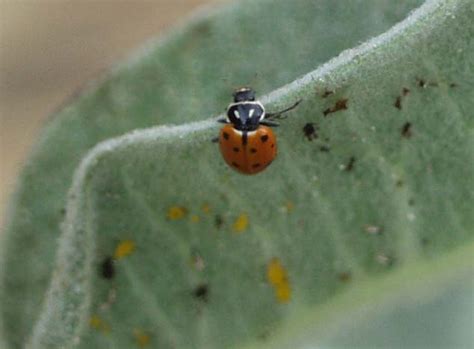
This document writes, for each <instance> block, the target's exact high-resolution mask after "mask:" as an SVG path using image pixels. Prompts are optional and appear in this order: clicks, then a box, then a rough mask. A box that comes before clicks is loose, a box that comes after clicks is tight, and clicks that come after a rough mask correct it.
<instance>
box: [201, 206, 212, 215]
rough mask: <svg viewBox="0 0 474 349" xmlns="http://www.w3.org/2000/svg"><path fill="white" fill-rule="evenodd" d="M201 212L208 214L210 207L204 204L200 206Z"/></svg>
mask: <svg viewBox="0 0 474 349" xmlns="http://www.w3.org/2000/svg"><path fill="white" fill-rule="evenodd" d="M201 210H202V212H204V213H205V214H209V213H210V212H211V206H209V204H204V205H202V207H201Z"/></svg>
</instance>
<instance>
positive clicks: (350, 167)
mask: <svg viewBox="0 0 474 349" xmlns="http://www.w3.org/2000/svg"><path fill="white" fill-rule="evenodd" d="M355 161H356V158H355V157H354V156H351V157H350V159H349V162H348V163H347V165H346V167H345V168H344V170H345V171H347V172H350V171H352V170H353V169H354V165H355Z"/></svg>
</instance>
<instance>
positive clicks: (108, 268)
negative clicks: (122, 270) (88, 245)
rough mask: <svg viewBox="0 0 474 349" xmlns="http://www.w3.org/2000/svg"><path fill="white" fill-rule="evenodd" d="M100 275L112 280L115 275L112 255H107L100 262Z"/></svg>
mask: <svg viewBox="0 0 474 349" xmlns="http://www.w3.org/2000/svg"><path fill="white" fill-rule="evenodd" d="M100 275H101V276H102V277H103V278H104V279H108V280H111V279H113V278H114V276H115V262H114V259H113V258H112V257H106V258H105V259H104V260H103V261H102V263H101V264H100Z"/></svg>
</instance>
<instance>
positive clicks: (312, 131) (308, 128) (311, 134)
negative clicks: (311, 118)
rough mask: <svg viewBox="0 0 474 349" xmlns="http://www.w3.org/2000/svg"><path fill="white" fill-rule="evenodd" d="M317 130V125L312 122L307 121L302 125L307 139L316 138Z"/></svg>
mask: <svg viewBox="0 0 474 349" xmlns="http://www.w3.org/2000/svg"><path fill="white" fill-rule="evenodd" d="M318 130H319V128H318V126H317V125H315V124H314V123H313V122H308V123H307V124H306V125H304V127H303V133H304V136H305V137H306V138H307V139H308V141H312V140H313V139H316V138H318V133H317V131H318Z"/></svg>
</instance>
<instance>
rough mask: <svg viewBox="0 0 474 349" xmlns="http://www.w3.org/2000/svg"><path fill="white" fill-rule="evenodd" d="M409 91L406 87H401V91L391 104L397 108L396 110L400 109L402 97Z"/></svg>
mask: <svg viewBox="0 0 474 349" xmlns="http://www.w3.org/2000/svg"><path fill="white" fill-rule="evenodd" d="M409 93H410V89H408V88H406V87H404V88H403V89H402V93H401V94H400V96H398V97H397V98H396V99H395V103H394V104H393V105H394V106H395V108H397V109H398V110H401V109H402V98H403V97H406V96H408V94H409Z"/></svg>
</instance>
